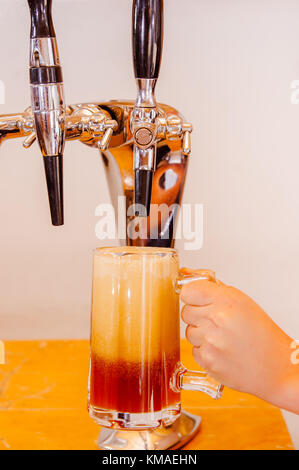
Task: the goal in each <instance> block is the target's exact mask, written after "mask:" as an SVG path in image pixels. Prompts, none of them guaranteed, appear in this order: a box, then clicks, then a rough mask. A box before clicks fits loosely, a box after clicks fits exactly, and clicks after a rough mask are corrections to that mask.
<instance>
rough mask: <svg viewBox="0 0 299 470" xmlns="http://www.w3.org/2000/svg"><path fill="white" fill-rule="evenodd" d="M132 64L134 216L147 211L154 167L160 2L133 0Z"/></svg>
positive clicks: (161, 23) (161, 12) (161, 21)
mask: <svg viewBox="0 0 299 470" xmlns="http://www.w3.org/2000/svg"><path fill="white" fill-rule="evenodd" d="M132 40H133V41H132V42H133V62H134V72H135V78H136V83H137V100H136V103H135V107H134V110H133V113H132V123H131V128H132V135H133V141H134V150H133V166H134V175H135V214H136V215H139V216H142V217H146V216H147V215H148V214H149V211H150V203H151V193H152V180H153V172H154V170H155V165H156V132H157V122H156V119H157V116H158V111H157V103H156V99H155V87H156V83H157V79H158V76H159V70H160V63H161V55H162V43H163V0H133V36H132Z"/></svg>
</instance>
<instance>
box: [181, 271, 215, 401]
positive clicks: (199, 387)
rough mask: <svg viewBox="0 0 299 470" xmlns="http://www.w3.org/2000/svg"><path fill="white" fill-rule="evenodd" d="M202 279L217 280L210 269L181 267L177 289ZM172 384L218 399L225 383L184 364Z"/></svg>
mask: <svg viewBox="0 0 299 470" xmlns="http://www.w3.org/2000/svg"><path fill="white" fill-rule="evenodd" d="M201 280H207V281H212V282H216V277H215V273H214V271H210V270H208V269H199V270H185V269H181V270H180V273H179V276H178V279H177V282H176V290H177V292H178V293H179V292H180V291H181V288H182V287H183V286H184V285H185V284H189V282H194V281H201ZM172 386H173V389H174V390H176V391H179V390H193V391H199V392H203V393H206V394H207V395H210V397H212V398H214V399H216V400H218V399H219V398H221V396H222V391H223V385H222V384H220V383H219V382H217V380H215V379H213V378H212V377H210V376H209V375H208V373H207V372H205V371H193V370H188V369H186V368H185V367H184V366H183V365H182V364H179V365H178V367H177V370H176V372H175V374H174V376H173V382H172Z"/></svg>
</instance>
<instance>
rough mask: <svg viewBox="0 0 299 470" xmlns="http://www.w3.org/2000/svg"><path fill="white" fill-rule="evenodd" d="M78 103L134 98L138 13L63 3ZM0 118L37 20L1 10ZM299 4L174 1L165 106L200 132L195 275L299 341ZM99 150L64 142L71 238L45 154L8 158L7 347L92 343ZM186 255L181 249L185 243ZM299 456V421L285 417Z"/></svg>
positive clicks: (193, 165)
mask: <svg viewBox="0 0 299 470" xmlns="http://www.w3.org/2000/svg"><path fill="white" fill-rule="evenodd" d="M53 3H54V8H53V13H54V20H55V27H56V33H57V37H58V40H59V50H60V56H61V59H62V64H63V72H64V81H65V93H66V100H67V102H68V103H75V102H80V101H90V100H106V99H111V98H134V97H135V94H136V91H135V83H134V79H133V72H132V60H131V37H130V31H131V0H110V1H109V2H107V1H99V0H56V1H55V0H54V2H53ZM0 7H1V8H0V37H1V46H0V48H1V59H0V60H1V65H0V79H1V80H2V81H4V83H5V85H6V104H5V105H0V113H8V112H17V111H22V110H23V109H24V108H25V107H27V106H28V105H29V99H30V98H29V86H28V43H29V14H28V7H27V2H26V1H25V0H1V5H0ZM295 79H299V2H298V1H297V0H186V1H184V2H182V1H181V0H166V1H165V42H164V57H163V63H162V68H161V76H160V80H159V83H158V87H157V97H158V99H160V100H161V101H163V102H167V103H169V104H172V105H173V106H175V107H177V108H178V109H180V111H181V112H182V113H183V114H184V115H185V116H186V118H187V119H188V120H189V121H191V122H192V123H193V125H194V133H193V135H192V142H193V153H192V158H191V159H190V170H189V176H188V180H187V185H186V189H185V195H184V202H193V203H195V202H200V203H203V204H204V207H205V239H204V246H203V248H202V249H201V250H200V251H199V252H198V253H196V255H195V254H194V253H190V252H189V253H188V252H185V253H184V252H183V251H182V250H181V258H182V262H183V264H184V265H187V264H188V265H189V266H192V267H196V266H197V267H198V266H204V267H210V268H213V269H215V270H216V272H217V273H218V277H219V278H220V279H223V280H224V281H225V282H228V283H231V284H234V285H236V286H238V287H239V288H240V289H243V290H245V291H246V292H247V293H248V294H249V295H251V296H252V297H254V299H255V300H256V301H258V302H259V303H260V304H261V305H262V306H263V307H264V308H265V309H266V311H267V312H269V314H270V315H271V316H272V317H273V319H274V320H275V321H276V322H277V323H279V324H280V326H281V327H282V328H284V329H285V330H286V331H287V332H288V333H289V334H290V335H291V336H292V337H294V338H298V339H299V312H298V302H299V291H298V287H297V285H298V281H299V272H298V262H299V105H298V106H296V105H293V104H291V102H290V96H291V90H290V84H291V82H292V81H293V80H295ZM107 201H109V196H108V191H107V185H106V181H105V178H104V172H103V168H102V162H101V161H100V158H99V156H98V153H97V151H96V150H91V149H88V148H87V147H84V146H83V145H82V144H80V143H67V145H66V150H65V226H64V227H60V228H53V227H52V226H51V225H50V223H49V211H48V201H47V194H46V189H45V181H44V174H43V164H42V159H41V157H40V154H39V151H38V148H37V145H36V144H35V145H34V146H33V147H32V148H31V149H30V150H27V151H25V150H24V149H23V148H22V143H21V141H19V140H12V141H10V142H6V143H4V144H3V145H2V146H1V148H0V220H1V225H0V227H1V229H0V230H1V231H0V240H1V243H0V286H1V288H0V289H1V293H0V339H8V338H10V339H11V338H13V339H21V338H41V337H44V338H54V337H55V338H67V337H68V338H73V337H87V336H88V328H89V305H90V282H91V251H92V249H93V248H94V247H95V246H98V245H99V244H100V243H99V241H98V240H97V239H96V237H95V232H94V229H95V224H96V221H97V219H96V217H95V216H94V210H95V207H96V206H97V204H98V203H100V202H107ZM177 247H178V248H179V249H180V248H182V242H180V243H178V245H177ZM288 422H289V424H290V427H291V430H292V433H293V437H294V440H295V441H296V443H297V446H298V447H299V418H298V417H294V416H290V415H289V417H288Z"/></svg>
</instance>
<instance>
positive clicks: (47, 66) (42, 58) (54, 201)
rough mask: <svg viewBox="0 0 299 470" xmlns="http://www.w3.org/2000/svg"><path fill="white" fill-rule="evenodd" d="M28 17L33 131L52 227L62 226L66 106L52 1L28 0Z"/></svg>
mask: <svg viewBox="0 0 299 470" xmlns="http://www.w3.org/2000/svg"><path fill="white" fill-rule="evenodd" d="M28 4H29V8H30V14H31V32H30V69H29V70H30V89H31V109H32V112H33V117H34V130H33V131H32V133H31V134H30V136H29V137H28V138H27V140H26V142H25V147H28V146H30V145H31V144H32V143H33V142H34V140H35V139H36V138H37V141H38V143H39V147H40V149H41V152H42V155H43V160H44V166H45V173H46V181H47V188H48V196H49V203H50V210H51V219H52V224H53V225H63V219H64V217H63V149H64V142H65V104H64V92H63V80H62V71H61V66H60V61H59V55H58V49H57V42H56V36H55V30H54V26H53V21H52V14H51V7H52V0H28Z"/></svg>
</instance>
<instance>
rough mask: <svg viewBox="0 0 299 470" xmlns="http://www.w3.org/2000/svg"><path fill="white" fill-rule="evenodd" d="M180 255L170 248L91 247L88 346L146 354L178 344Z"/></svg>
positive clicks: (133, 356)
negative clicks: (89, 331) (92, 252)
mask: <svg viewBox="0 0 299 470" xmlns="http://www.w3.org/2000/svg"><path fill="white" fill-rule="evenodd" d="M177 274H178V256H177V254H176V251H175V250H173V249H171V248H152V247H113V248H100V249H97V250H96V251H95V256H94V275H93V298H92V349H93V350H94V352H96V354H97V355H100V356H104V357H110V358H112V357H113V359H114V360H117V358H119V359H125V360H134V361H135V360H139V358H140V356H141V355H142V357H143V358H144V357H145V356H147V358H148V360H151V359H153V358H156V357H159V356H160V355H161V354H162V353H164V352H166V351H167V350H168V349H172V348H173V346H174V345H175V346H176V345H177V341H178V339H177V338H178V337H179V333H178V331H179V313H178V295H177V294H176V292H175V282H176V278H177Z"/></svg>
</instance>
